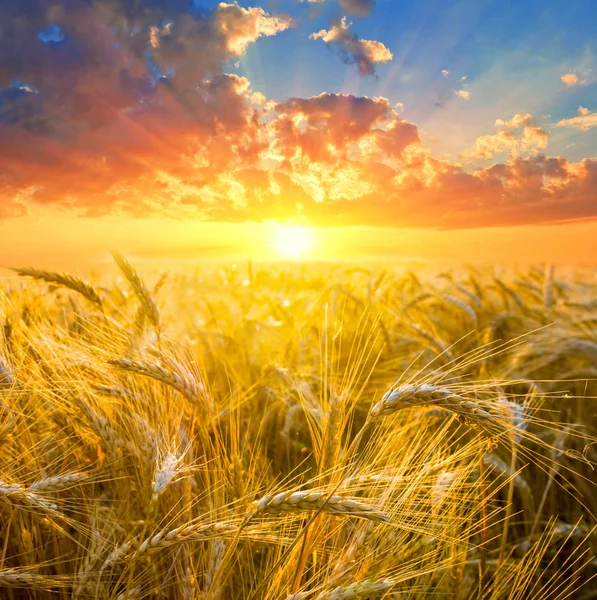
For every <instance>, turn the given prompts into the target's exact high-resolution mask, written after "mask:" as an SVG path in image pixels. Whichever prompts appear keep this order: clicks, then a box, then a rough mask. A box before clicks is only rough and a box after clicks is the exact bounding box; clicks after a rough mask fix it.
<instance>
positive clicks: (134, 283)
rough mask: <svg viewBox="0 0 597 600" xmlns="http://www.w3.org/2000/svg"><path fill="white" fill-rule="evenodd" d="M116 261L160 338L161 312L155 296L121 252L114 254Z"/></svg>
mask: <svg viewBox="0 0 597 600" xmlns="http://www.w3.org/2000/svg"><path fill="white" fill-rule="evenodd" d="M112 256H113V257H114V261H115V262H116V264H117V265H118V267H119V268H120V270H121V271H122V273H123V275H124V276H125V277H126V278H127V281H128V282H129V284H130V285H131V287H132V288H133V291H134V292H135V295H136V296H137V298H138V299H139V302H140V303H141V306H142V307H143V310H144V311H145V314H146V315H147V318H148V319H149V320H150V321H151V323H152V325H153V326H154V328H155V330H156V333H157V334H158V336H159V335H160V331H161V329H160V310H159V308H158V305H157V302H156V300H155V298H154V296H153V294H152V293H151V292H150V291H149V289H148V288H147V286H146V285H145V283H144V282H143V280H142V279H141V277H140V275H139V273H137V271H136V270H135V268H134V267H133V266H132V265H131V263H130V262H129V261H128V260H127V259H126V258H125V257H124V256H123V255H122V254H120V252H116V251H114V252H112Z"/></svg>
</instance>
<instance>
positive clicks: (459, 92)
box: [454, 90, 471, 100]
mask: <svg viewBox="0 0 597 600" xmlns="http://www.w3.org/2000/svg"><path fill="white" fill-rule="evenodd" d="M454 93H455V94H456V95H457V96H458V97H459V98H462V99H463V100H470V99H471V93H470V92H469V91H468V90H454Z"/></svg>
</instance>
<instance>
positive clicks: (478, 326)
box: [0, 253, 597, 600]
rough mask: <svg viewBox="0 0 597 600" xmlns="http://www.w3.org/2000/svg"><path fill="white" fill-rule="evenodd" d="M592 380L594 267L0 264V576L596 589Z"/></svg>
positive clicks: (114, 596) (235, 588) (488, 592)
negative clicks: (48, 267) (67, 267)
mask: <svg viewBox="0 0 597 600" xmlns="http://www.w3.org/2000/svg"><path fill="white" fill-rule="evenodd" d="M132 263H134V264H132ZM596 397H597V271H595V270H594V269H589V268H584V269H580V268H579V269H572V268H564V267H555V268H554V267H553V266H550V265H539V266H537V267H534V268H529V269H524V270H522V269H521V270H519V271H517V270H513V269H512V270H499V269H489V268H487V269H477V268H474V267H471V268H459V269H453V270H445V271H440V270H439V269H435V270H434V269H433V268H432V267H430V266H425V267H413V268H407V267H400V268H398V267H396V266H390V267H387V268H385V267H384V266H383V265H380V266H371V267H367V268H365V267H363V266H358V267H350V266H349V265H346V264H344V265H340V264H336V265H333V264H318V263H292V264H287V265H285V264H279V265H271V264H253V265H252V264H251V263H244V264H241V263H238V264H237V265H231V264H227V265H225V266H202V267H197V268H188V269H186V270H179V271H177V270H172V272H166V271H161V270H160V269H159V268H157V266H156V265H151V264H149V263H136V261H134V260H131V261H130V262H129V260H128V259H127V258H125V257H124V256H122V255H121V254H118V253H115V254H114V264H113V265H110V266H109V267H108V268H106V269H104V270H103V271H102V272H101V273H99V274H95V275H93V274H87V275H84V276H81V277H79V276H78V275H75V274H74V273H73V274H68V273H59V272H49V271H43V270H38V269H35V268H33V267H32V268H20V269H15V270H14V271H4V272H3V273H2V276H1V278H0V597H1V598H6V599H9V600H17V599H21V598H24V599H45V598H48V599H54V598H56V599H65V600H66V599H70V598H79V599H87V598H89V599H90V598H95V599H98V600H127V599H128V600H136V599H141V598H155V599H174V600H195V599H197V600H199V599H201V600H216V599H220V598H221V599H233V600H237V599H238V600H241V599H243V600H245V599H246V600H262V599H263V600H266V599H267V600H299V599H301V600H302V599H304V600H349V599H357V598H359V599H373V598H375V599H377V598H387V599H400V600H407V599H418V598H429V599H431V598H433V599H443V598H453V599H458V600H464V599H473V598H484V599H487V600H502V599H510V600H515V599H516V600H526V599H531V600H560V599H563V598H567V597H571V598H578V599H581V600H589V599H591V598H597V582H596V581H595V580H593V578H594V577H595V575H597V559H596V558H595V556H596V552H597V533H596V530H595V526H596V522H597V521H596V517H595V515H597V487H596V486H595V482H596V481H597V475H596V473H595V470H594V468H595V465H597V444H596V441H597V440H596V438H597V399H596Z"/></svg>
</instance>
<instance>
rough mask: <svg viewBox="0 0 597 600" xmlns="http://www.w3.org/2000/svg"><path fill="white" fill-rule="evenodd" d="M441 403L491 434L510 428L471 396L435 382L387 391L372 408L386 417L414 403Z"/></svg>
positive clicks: (373, 412)
mask: <svg viewBox="0 0 597 600" xmlns="http://www.w3.org/2000/svg"><path fill="white" fill-rule="evenodd" d="M428 405H433V406H439V407H440V408H444V409H446V410H449V411H451V412H453V413H455V414H457V415H458V416H459V417H460V418H461V419H463V420H464V421H465V422H466V423H468V424H470V425H473V426H476V427H478V428H479V429H481V430H483V431H484V432H485V433H488V434H489V435H491V436H494V435H497V434H499V433H503V432H504V431H506V427H505V424H504V422H503V421H502V420H501V419H500V418H499V417H498V416H496V415H495V414H492V413H490V412H489V411H488V410H487V409H486V408H484V407H483V406H481V405H479V404H478V403H476V402H473V401H472V400H469V399H468V398H464V397H463V396H461V395H459V394H457V393H455V392H453V391H452V390H450V389H448V388H442V387H438V386H435V385H431V384H421V385H411V384H403V385H400V386H398V387H397V388H394V389H392V390H390V391H389V392H387V393H386V394H385V395H384V396H383V398H382V399H381V400H380V401H379V402H377V404H375V405H374V406H373V407H372V408H371V412H370V415H371V416H372V417H380V416H385V415H388V414H391V413H394V412H397V411H399V410H401V409H403V408H408V407H410V406H428Z"/></svg>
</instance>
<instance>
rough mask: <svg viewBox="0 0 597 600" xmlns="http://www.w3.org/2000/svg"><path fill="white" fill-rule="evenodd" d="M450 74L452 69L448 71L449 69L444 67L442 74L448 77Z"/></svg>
mask: <svg viewBox="0 0 597 600" xmlns="http://www.w3.org/2000/svg"><path fill="white" fill-rule="evenodd" d="M449 74H450V71H448V70H447V69H443V70H442V75H443V76H444V77H447V76H448V75H449Z"/></svg>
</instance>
